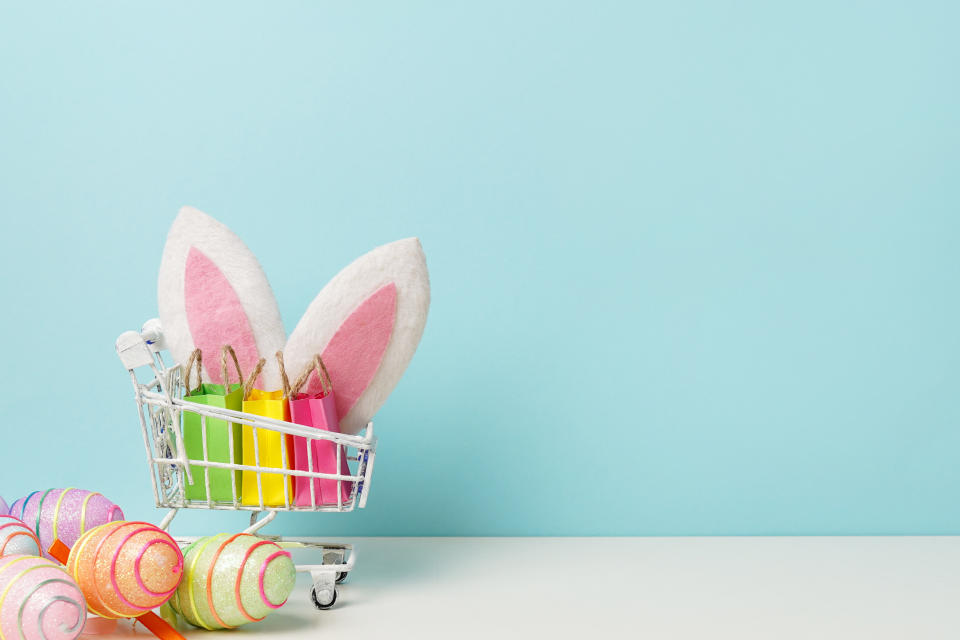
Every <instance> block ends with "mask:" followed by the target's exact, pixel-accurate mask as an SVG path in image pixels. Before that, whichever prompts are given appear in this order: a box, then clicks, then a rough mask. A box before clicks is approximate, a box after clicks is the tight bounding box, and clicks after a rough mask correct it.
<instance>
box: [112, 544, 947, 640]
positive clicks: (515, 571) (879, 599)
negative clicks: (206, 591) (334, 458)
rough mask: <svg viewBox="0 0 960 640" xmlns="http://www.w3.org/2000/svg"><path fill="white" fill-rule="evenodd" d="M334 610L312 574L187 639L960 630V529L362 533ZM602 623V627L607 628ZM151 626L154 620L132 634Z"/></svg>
mask: <svg viewBox="0 0 960 640" xmlns="http://www.w3.org/2000/svg"><path fill="white" fill-rule="evenodd" d="M350 542H353V543H354V544H355V545H356V547H357V551H358V556H357V558H358V564H357V567H356V570H355V571H354V572H353V573H351V575H350V577H349V578H348V580H347V582H346V583H345V584H342V585H340V587H339V589H340V595H339V599H338V601H337V604H336V605H335V607H334V608H333V609H331V610H329V611H316V610H314V609H313V607H312V605H311V604H310V603H309V601H308V593H309V587H310V581H309V578H308V577H307V576H301V578H300V580H299V581H298V584H297V590H296V591H295V592H294V594H293V595H292V596H291V598H290V601H289V602H288V604H287V605H286V606H285V607H284V608H283V609H281V610H279V611H278V612H276V613H274V614H272V615H271V617H269V618H268V619H267V620H265V621H264V622H262V623H259V624H255V625H249V626H247V627H244V628H243V629H242V630H241V631H234V632H217V633H214V634H211V633H210V632H206V631H185V635H187V637H189V638H202V637H213V636H217V637H222V636H224V635H225V634H231V635H237V634H239V635H237V638H241V637H242V638H245V639H246V640H251V639H252V638H254V637H261V636H262V637H265V638H266V637H269V638H289V639H291V640H293V639H300V638H303V639H306V638H311V639H316V638H350V639H352V640H363V639H366V638H377V639H380V640H384V639H389V638H397V637H402V638H405V637H416V638H421V639H426V638H444V639H445V640H451V639H454V638H457V639H459V638H487V639H495V638H504V637H507V638H515V637H527V638H531V639H532V638H548V639H549V638H556V637H577V636H579V637H582V638H650V639H660V638H670V639H674V638H696V639H697V640H705V639H714V638H736V639H738V640H743V639H749V638H762V639H763V640H784V639H792V638H810V639H814V638H816V639H824V638H843V639H845V640H849V639H852V638H869V639H870V640H881V639H885V638H891V639H892V638H896V639H898V640H906V639H909V640H919V639H927V638H958V637H960V538H946V537H900V538H854V537H851V538H356V539H352V540H350ZM601 634H603V635H601ZM122 635H135V636H136V637H138V638H143V637H144V635H145V634H144V633H143V632H139V633H136V634H122Z"/></svg>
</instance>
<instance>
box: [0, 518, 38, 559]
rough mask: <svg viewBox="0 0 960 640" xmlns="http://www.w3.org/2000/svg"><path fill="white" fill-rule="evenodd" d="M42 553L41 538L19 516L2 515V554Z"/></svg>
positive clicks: (0, 537) (32, 554) (0, 533)
mask: <svg viewBox="0 0 960 640" xmlns="http://www.w3.org/2000/svg"><path fill="white" fill-rule="evenodd" d="M14 553H18V554H22V555H25V556H39V555H40V539H39V538H37V534H35V533H34V532H33V531H32V530H31V529H30V527H28V526H27V525H25V524H24V523H23V521H22V520H20V519H19V518H14V517H13V516H0V556H9V555H11V554H14Z"/></svg>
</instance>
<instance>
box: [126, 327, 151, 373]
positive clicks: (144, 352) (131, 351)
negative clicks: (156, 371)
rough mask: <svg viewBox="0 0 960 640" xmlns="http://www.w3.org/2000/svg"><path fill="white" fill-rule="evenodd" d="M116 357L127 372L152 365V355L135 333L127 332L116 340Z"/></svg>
mask: <svg viewBox="0 0 960 640" xmlns="http://www.w3.org/2000/svg"><path fill="white" fill-rule="evenodd" d="M117 355H119V356H120V360H122V361H123V366H125V367H126V368H127V370H128V371H133V370H134V369H136V368H138V367H147V366H150V365H152V364H153V354H152V353H150V348H149V347H148V346H147V343H146V342H145V341H144V340H143V338H142V337H140V334H139V333H137V332H136V331H127V332H126V333H123V334H121V336H120V337H119V338H117Z"/></svg>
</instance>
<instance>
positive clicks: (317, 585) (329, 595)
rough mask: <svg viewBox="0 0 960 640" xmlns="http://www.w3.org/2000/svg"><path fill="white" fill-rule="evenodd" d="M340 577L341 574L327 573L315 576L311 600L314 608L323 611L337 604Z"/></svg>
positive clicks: (315, 574)
mask: <svg viewBox="0 0 960 640" xmlns="http://www.w3.org/2000/svg"><path fill="white" fill-rule="evenodd" d="M338 577H339V574H337V573H330V572H326V571H324V572H323V573H314V574H313V589H311V590H310V600H311V601H313V606H315V607H316V608H317V609H319V610H321V611H323V610H325V609H329V608H330V607H332V606H333V605H334V603H336V601H337V584H336V582H337V578H338Z"/></svg>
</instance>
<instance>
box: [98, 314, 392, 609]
mask: <svg viewBox="0 0 960 640" xmlns="http://www.w3.org/2000/svg"><path fill="white" fill-rule="evenodd" d="M165 351H166V347H165V345H164V340H163V332H162V330H161V327H160V321H159V320H150V321H149V322H147V323H146V324H144V326H143V329H142V330H141V331H139V332H137V331H128V332H126V333H124V334H122V335H121V336H120V337H119V338H117V354H118V355H119V356H120V360H121V361H122V362H123V365H124V366H125V367H126V369H127V371H128V372H129V373H130V379H131V380H132V381H133V390H134V396H135V398H136V402H137V409H138V414H139V417H140V427H141V429H142V431H143V443H144V446H145V447H146V452H147V463H148V464H149V466H150V479H151V481H152V483H153V495H154V499H155V502H156V506H157V507H158V508H166V509H170V511H169V512H168V513H167V515H166V516H165V517H164V518H163V521H162V522H161V523H160V527H161V528H163V529H167V528H168V527H169V526H170V524H171V522H173V519H174V517H175V516H176V515H177V512H178V511H179V510H180V509H209V510H216V511H249V512H250V526H249V527H248V528H247V529H245V530H244V533H250V534H254V535H257V536H259V537H261V538H264V539H266V540H271V541H273V542H276V543H277V544H279V545H280V546H282V547H283V548H285V549H306V550H312V551H315V552H319V553H321V554H322V562H321V563H320V564H304V565H299V564H298V565H297V571H298V572H303V573H310V575H311V577H312V579H313V589H312V590H311V593H310V597H311V599H312V601H313V604H314V606H316V607H317V608H318V609H329V608H330V607H332V606H333V604H334V603H335V602H336V600H337V589H336V585H337V584H338V583H340V582H343V580H344V579H345V578H346V576H347V573H348V572H349V571H351V570H352V569H353V567H354V564H355V563H356V557H357V556H356V553H355V552H354V550H353V546H352V545H349V544H333V543H331V544H326V543H317V542H313V541H310V540H307V539H303V538H292V537H285V536H266V535H262V534H260V533H259V531H260V529H262V528H263V527H265V526H266V525H267V524H269V523H270V522H272V521H273V520H274V519H275V518H276V517H277V513H278V512H280V511H306V512H344V511H353V510H354V509H355V508H358V507H359V508H361V509H362V508H363V507H365V506H366V503H367V497H368V495H369V493H370V478H371V476H372V474H373V462H374V456H375V453H376V444H377V439H376V437H375V436H374V433H373V423H369V424H368V425H367V426H366V428H365V429H364V430H363V431H362V432H361V433H360V434H358V435H347V434H340V433H333V432H329V431H324V430H322V429H315V428H312V427H305V426H303V425H297V424H293V423H290V422H284V421H282V420H274V419H271V418H266V417H263V416H257V415H253V414H250V413H243V412H240V411H231V410H230V409H220V408H217V407H211V406H206V405H200V404H196V403H193V402H189V401H187V400H184V399H183V398H184V391H185V389H184V380H183V371H182V367H181V366H180V365H179V364H176V363H172V359H171V358H170V357H169V355H167V356H164V352H165ZM168 361H171V364H168ZM184 411H187V412H190V413H194V414H198V415H199V416H201V417H200V428H201V434H202V443H203V457H202V458H200V459H195V458H188V457H187V447H186V446H185V445H184V440H185V439H184V433H183V421H182V420H181V414H182V412H184ZM209 419H217V420H224V421H226V422H228V423H232V424H237V425H242V426H243V427H244V428H246V427H249V428H250V429H251V430H252V435H253V443H254V447H253V450H254V452H255V464H253V465H248V464H242V462H243V461H242V460H236V459H235V457H236V456H235V454H234V451H235V449H234V446H233V444H234V443H233V438H234V435H233V430H232V429H228V430H227V433H228V434H229V438H230V447H229V458H230V459H229V462H221V461H213V460H210V459H209V452H208V448H207V420H209ZM277 433H279V434H283V436H296V437H300V438H305V439H306V441H307V443H308V446H307V447H306V451H307V452H308V465H307V469H308V470H307V471H301V470H294V469H291V468H290V466H291V465H289V464H288V462H289V461H288V459H287V455H288V453H287V447H281V450H282V455H283V465H282V468H276V467H268V466H261V465H260V459H259V447H258V446H257V443H258V439H260V438H263V437H264V436H266V435H267V434H277ZM314 441H332V442H333V443H334V447H335V449H336V456H337V466H336V469H337V470H341V471H342V469H343V468H342V467H341V456H345V457H346V459H347V461H348V462H349V463H351V464H352V465H353V466H354V468H356V474H355V475H347V474H342V473H321V472H318V471H313V469H314V468H315V467H316V465H315V461H314V460H313V453H312V452H313V451H314V446H313V442H314ZM328 446H329V445H328ZM212 469H224V470H228V471H229V475H230V476H231V478H233V480H232V500H229V501H228V500H215V499H212V498H211V496H212V495H213V492H211V491H210V476H211V473H209V470H212ZM238 471H239V472H245V473H243V482H244V483H246V482H248V481H249V480H250V479H253V478H255V480H256V484H257V494H258V497H259V501H258V503H256V504H253V503H251V502H252V501H250V500H243V499H242V498H243V496H241V492H240V487H238V486H237V484H238V483H237V480H236V476H237V475H239V474H237V473H234V472H238ZM198 475H199V476H202V478H203V480H201V479H200V478H198V477H196V476H198ZM278 477H282V478H283V482H284V483H292V482H293V479H294V478H305V479H308V483H309V485H310V501H309V504H299V502H302V500H301V501H295V502H293V503H292V502H291V499H290V492H289V491H286V490H284V491H282V493H283V495H284V498H283V504H275V503H274V502H270V501H265V500H264V491H263V485H264V480H266V479H269V480H270V481H271V482H276V478H278ZM315 479H324V480H336V483H337V485H336V486H337V491H336V503H333V502H332V501H331V502H330V503H329V504H327V503H323V502H321V501H320V496H318V495H317V492H316V490H315V487H314V485H315V484H316V483H315V482H314V480H315ZM194 482H204V483H205V489H206V491H205V492H202V495H203V496H205V498H204V499H202V500H197V499H188V498H187V491H186V487H187V486H188V485H193V484H194ZM343 483H349V484H347V485H346V487H344V484H343ZM345 489H346V490H345ZM176 539H177V541H178V542H179V543H180V544H184V545H185V544H189V543H190V542H192V541H193V540H195V539H196V538H180V537H178V538H176Z"/></svg>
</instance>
